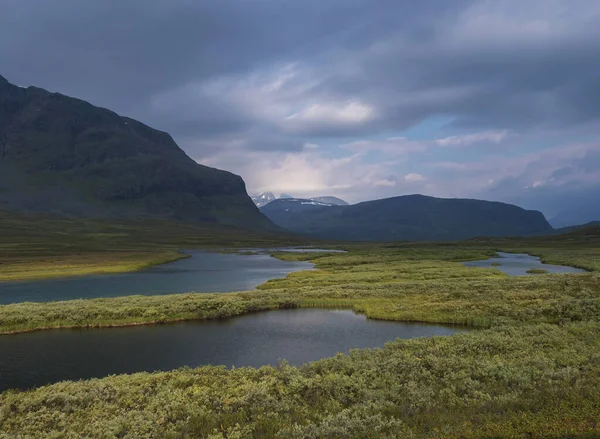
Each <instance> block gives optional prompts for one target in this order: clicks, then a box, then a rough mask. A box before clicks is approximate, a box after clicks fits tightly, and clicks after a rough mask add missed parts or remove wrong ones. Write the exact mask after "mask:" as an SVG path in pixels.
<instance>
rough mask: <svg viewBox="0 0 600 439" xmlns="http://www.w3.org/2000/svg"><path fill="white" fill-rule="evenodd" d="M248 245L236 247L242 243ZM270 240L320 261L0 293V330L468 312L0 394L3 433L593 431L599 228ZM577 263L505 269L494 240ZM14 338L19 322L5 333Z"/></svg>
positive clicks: (489, 434)
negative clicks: (296, 311) (282, 348)
mask: <svg viewBox="0 0 600 439" xmlns="http://www.w3.org/2000/svg"><path fill="white" fill-rule="evenodd" d="M246 246H247V245H246ZM346 248H347V249H348V250H349V253H346V254H316V253H315V254H277V255H276V256H277V257H280V258H282V259H290V260H305V259H309V260H312V261H314V262H315V263H316V264H317V267H318V270H317V271H313V272H300V273H293V274H290V275H288V277H287V278H285V279H281V280H274V281H270V282H267V283H266V284H264V285H262V286H261V287H260V289H259V290H258V291H254V292H241V293H227V294H193V293H190V294H181V295H172V296H154V297H144V296H132V297H121V298H111V299H95V300H80V301H68V302H56V303H46V304H32V303H23V304H14V305H6V306H0V331H2V332H5V333H9V332H18V331H24V330H34V329H40V330H41V329H47V328H58V327H66V326H80V327H90V326H110V325H124V324H139V323H158V322H168V321H172V320H184V319H209V318H228V317H231V316H235V315H240V314H243V313H248V312H258V311H268V310H275V309H279V308H290V307H319V308H350V309H354V310H355V311H356V312H361V313H364V314H366V315H367V316H368V317H370V318H377V319H389V320H398V321H422V322H434V323H435V322H437V323H454V324H462V325H469V326H471V327H473V328H476V330H474V331H469V332H464V333H459V334H457V335H453V336H450V337H433V338H421V339H414V340H396V341H390V342H389V343H387V344H386V346H385V347H384V348H382V349H367V350H353V351H351V352H350V353H349V354H338V355H336V356H335V357H333V358H326V359H322V360H320V361H316V362H313V363H310V364H306V365H303V366H301V367H293V366H290V365H288V364H287V363H285V362H281V363H280V364H278V365H275V366H265V367H262V368H258V369H256V368H234V369H227V368H225V367H219V366H205V367H200V368H194V369H192V368H184V369H180V370H175V371H170V372H160V373H137V374H133V375H119V376H110V377H106V378H102V379H93V380H86V381H78V382H63V383H57V384H53V385H49V386H44V387H41V388H38V389H33V390H29V391H17V390H11V391H7V392H4V393H3V394H1V395H0V437H2V436H3V435H4V437H7V438H10V437H15V438H16V437H40V436H41V437H56V438H58V437H61V438H63V437H65V438H79V437H90V438H112V437H119V438H196V437H199V438H214V439H216V438H268V437H275V438H277V437H278V438H315V439H316V438H411V437H413V438H474V437H486V438H496V437H512V438H542V437H544V438H547V437H551V438H567V437H569V438H571V437H576V438H592V437H598V436H599V435H600V421H599V419H600V335H599V334H600V274H599V271H600V252H599V250H600V234H599V233H598V230H597V229H596V230H584V231H578V232H576V233H573V234H569V235H564V236H556V237H552V238H535V239H533V238H532V239H523V240H521V239H511V240H509V239H479V240H471V241H468V242H463V243H457V244H441V243H440V244H411V243H398V244H348V245H346ZM498 250H502V251H509V252H511V251H514V252H519V253H530V254H533V255H536V256H540V257H541V258H542V260H543V261H544V262H548V263H554V264H564V265H573V266H578V267H581V268H585V269H587V270H588V272H587V273H581V274H561V275H542V276H527V277H509V276H507V275H505V274H503V273H500V272H498V271H497V270H494V269H492V268H490V269H483V268H467V267H464V266H463V265H462V263H461V262H462V261H466V260H477V259H483V258H485V257H489V256H492V255H494V252H495V251H498ZM4 336H7V337H8V336H15V337H18V336H19V335H4Z"/></svg>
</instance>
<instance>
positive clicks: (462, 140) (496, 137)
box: [436, 130, 508, 147]
mask: <svg viewBox="0 0 600 439" xmlns="http://www.w3.org/2000/svg"><path fill="white" fill-rule="evenodd" d="M507 134H508V132H507V131H506V130H500V131H485V132H482V133H474V134H465V135H461V136H451V137H445V138H443V139H437V140H436V143H437V144H438V145H439V146H456V147H464V146H471V145H474V144H479V143H492V144H496V145H499V144H500V143H502V141H503V140H504V139H505V138H506V135H507Z"/></svg>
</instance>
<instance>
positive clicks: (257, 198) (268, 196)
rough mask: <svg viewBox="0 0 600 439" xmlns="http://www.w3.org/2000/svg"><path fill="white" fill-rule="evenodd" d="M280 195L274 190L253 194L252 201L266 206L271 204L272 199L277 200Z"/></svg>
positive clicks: (260, 205) (258, 205) (259, 205)
mask: <svg viewBox="0 0 600 439" xmlns="http://www.w3.org/2000/svg"><path fill="white" fill-rule="evenodd" d="M277 198H278V197H276V196H275V194H274V193H273V192H263V193H262V194H258V195H253V196H252V201H254V204H256V207H258V208H260V207H264V206H266V205H267V204H269V203H270V202H271V201H274V200H276V199H277Z"/></svg>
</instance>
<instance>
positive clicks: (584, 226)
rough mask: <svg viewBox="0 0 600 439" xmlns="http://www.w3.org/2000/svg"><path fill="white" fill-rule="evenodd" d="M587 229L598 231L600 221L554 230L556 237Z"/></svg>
mask: <svg viewBox="0 0 600 439" xmlns="http://www.w3.org/2000/svg"><path fill="white" fill-rule="evenodd" d="M589 228H593V229H598V228H600V221H591V222H589V223H586V224H579V225H577V226H568V227H561V228H560V229H556V230H555V233H556V234H558V235H562V234H565V233H571V232H574V231H577V230H580V229H589Z"/></svg>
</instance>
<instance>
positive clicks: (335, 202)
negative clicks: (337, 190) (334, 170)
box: [311, 196, 348, 206]
mask: <svg viewBox="0 0 600 439" xmlns="http://www.w3.org/2000/svg"><path fill="white" fill-rule="evenodd" d="M311 201H317V202H319V203H325V204H329V205H330V206H348V203H347V202H345V201H344V200H342V199H341V198H338V197H331V196H327V197H313V198H311Z"/></svg>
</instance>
